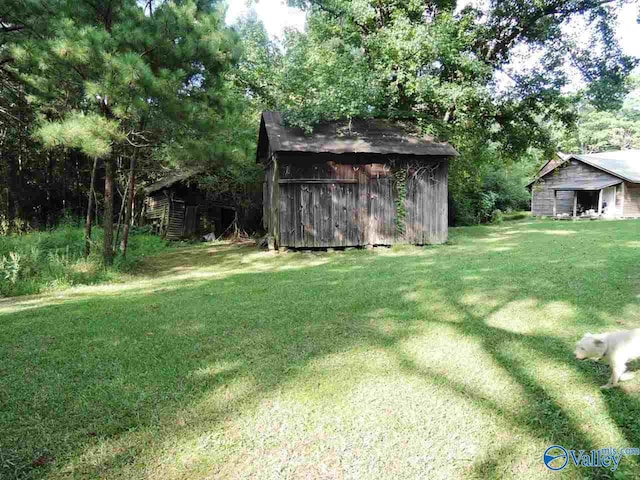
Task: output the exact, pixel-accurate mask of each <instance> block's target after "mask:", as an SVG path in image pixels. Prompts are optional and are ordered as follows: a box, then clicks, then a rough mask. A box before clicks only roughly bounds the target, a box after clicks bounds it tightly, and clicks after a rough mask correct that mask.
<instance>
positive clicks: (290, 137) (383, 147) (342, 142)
mask: <svg viewBox="0 0 640 480" xmlns="http://www.w3.org/2000/svg"><path fill="white" fill-rule="evenodd" d="M265 142H268V143H269V146H270V149H271V151H272V152H300V153H303V152H305V153H335V154H343V153H365V154H366V153H370V154H395V155H419V156H425V155H427V156H441V157H453V156H455V155H457V152H456V151H455V150H454V148H453V147H452V146H451V145H449V144H448V143H443V142H436V141H435V140H434V139H433V138H431V137H427V136H423V135H419V134H418V132H417V131H416V129H415V128H411V126H410V125H407V124H404V123H400V122H397V123H392V122H389V121H386V120H381V119H370V120H356V119H353V120H351V121H348V120H345V121H334V122H324V123H320V124H318V125H316V126H315V127H314V129H313V133H311V135H305V134H304V132H303V131H302V129H299V128H289V127H285V126H284V124H283V122H282V115H281V114H280V112H263V114H262V122H261V128H260V138H259V139H258V152H259V153H258V155H259V154H260V152H262V151H265V150H266V149H265Z"/></svg>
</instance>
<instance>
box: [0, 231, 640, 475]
mask: <svg viewBox="0 0 640 480" xmlns="http://www.w3.org/2000/svg"><path fill="white" fill-rule="evenodd" d="M639 261H640V222H638V221H612V222H549V221H547V222H542V221H530V220H528V221H522V222H509V223H508V224H503V225H501V226H484V227H469V228H459V229H453V230H452V231H451V242H450V244H449V245H442V246H437V247H426V248H416V247H397V248H392V249H376V250H375V251H373V252H369V251H350V252H335V253H289V254H286V255H285V254H281V255H278V254H270V253H267V252H260V251H258V250H256V249H254V248H253V247H251V246H242V245H235V246H229V245H216V246H201V247H193V248H189V249H181V250H178V251H176V252H173V253H170V254H164V255H161V256H158V257H156V258H153V259H148V260H147V261H146V262H145V264H144V269H143V273H141V274H140V275H139V276H137V277H136V278H134V279H132V280H131V281H129V282H125V283H119V284H111V285H102V286H90V287H79V288H75V289H71V290H65V291H62V292H54V293H51V294H48V295H41V296H35V297H24V298H19V299H11V300H2V301H0V359H1V361H0V431H1V432H2V433H1V435H0V477H2V478H3V479H4V478H47V479H62V478H65V479H67V478H110V479H111V478H118V479H139V478H146V479H205V478H206V479H210V478H238V479H241V478H242V479H244V478H304V479H309V478H460V479H463V478H464V479H466V478H477V479H494V478H496V479H498V478H527V479H537V478H541V479H542V478H548V477H550V476H551V472H548V471H546V469H545V467H544V466H543V464H542V454H543V452H544V450H545V449H546V448H547V447H548V446H549V445H552V444H560V445H563V446H565V447H567V448H574V449H584V450H590V449H592V448H602V447H609V446H614V447H627V446H628V447H640V376H639V378H637V379H634V380H632V381H630V382H626V383H625V384H623V385H622V386H621V387H620V388H617V389H612V390H608V391H601V390H600V389H599V385H602V384H603V383H604V382H605V381H606V379H607V375H608V369H607V367H606V366H604V365H599V364H595V363H590V362H578V361H576V360H575V359H574V358H573V357H572V351H573V345H574V342H575V341H576V340H577V339H578V338H579V337H580V336H582V334H583V333H584V332H586V331H603V330H612V329H619V328H631V327H637V326H640V308H639V307H640V305H639V303H640V268H639ZM639 471H640V469H639V464H638V462H637V459H636V458H633V457H627V458H624V459H623V460H622V462H621V465H620V468H619V470H618V471H617V472H615V474H612V473H611V472H609V471H607V470H604V469H595V470H592V469H587V468H575V467H573V466H572V465H570V466H568V467H567V468H566V469H565V470H563V471H561V472H556V473H554V474H553V477H554V478H571V479H583V478H617V479H621V478H627V479H631V478H639V477H640V474H638V472H639Z"/></svg>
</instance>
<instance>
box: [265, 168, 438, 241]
mask: <svg viewBox="0 0 640 480" xmlns="http://www.w3.org/2000/svg"><path fill="white" fill-rule="evenodd" d="M341 157H342V156H341ZM345 157H346V156H345ZM385 160H388V159H387V158H378V159H377V162H376V163H373V162H371V159H370V158H369V159H362V158H356V157H355V156H350V157H346V158H339V159H338V158H336V156H334V157H333V159H330V160H326V161H320V162H317V161H316V162H314V163H310V162H309V161H308V158H303V159H300V158H298V159H296V158H288V159H286V160H285V159H284V158H282V157H281V158H280V159H279V161H280V164H279V166H278V172H279V179H278V180H277V184H278V185H279V187H280V191H279V193H278V194H277V195H275V196H274V198H276V197H278V200H279V201H278V210H279V215H278V218H279V228H278V230H279V232H278V239H279V245H282V246H287V247H297V248H313V247H322V248H324V247H347V246H361V245H369V244H370V245H391V244H393V243H395V242H408V243H415V244H424V243H442V242H444V241H446V239H447V231H448V226H447V180H448V162H447V160H446V159H439V160H437V159H436V160H434V159H433V158H430V157H425V158H421V157H419V158H414V159H413V160H410V161H405V160H397V159H396V160H395V161H394V167H393V168H392V167H391V166H390V164H388V163H379V162H381V161H385ZM369 162H371V163H369ZM407 168H409V169H410V171H412V172H414V173H415V175H414V176H412V175H411V174H409V175H408V179H407V182H406V195H405V204H404V205H405V211H406V215H405V217H404V220H403V221H402V224H403V225H404V228H403V230H404V234H402V232H399V231H398V228H397V221H396V215H397V213H398V212H397V211H396V210H397V209H396V205H395V201H396V200H395V199H397V198H398V192H397V191H395V190H396V189H395V188H394V181H393V177H392V176H393V172H394V171H396V170H397V169H407ZM268 175H269V172H267V176H268ZM266 186H267V187H268V181H267V182H266ZM274 207H275V205H274V204H273V203H272V204H271V205H270V209H271V210H274ZM265 214H266V210H265Z"/></svg>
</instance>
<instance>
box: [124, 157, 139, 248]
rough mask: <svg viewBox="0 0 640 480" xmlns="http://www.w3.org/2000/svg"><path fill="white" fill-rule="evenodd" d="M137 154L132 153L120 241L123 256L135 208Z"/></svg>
mask: <svg viewBox="0 0 640 480" xmlns="http://www.w3.org/2000/svg"><path fill="white" fill-rule="evenodd" d="M135 185H136V154H135V153H133V154H132V155H131V162H130V164H129V181H128V182H127V187H128V188H127V197H126V200H125V201H126V202H127V206H126V210H125V213H124V230H123V232H122V242H121V243H120V250H121V251H122V256H123V257H125V256H126V255H127V244H128V243H129V226H130V225H131V212H132V210H133V194H134V192H135V191H136V188H135Z"/></svg>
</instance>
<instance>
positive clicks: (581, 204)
mask: <svg viewBox="0 0 640 480" xmlns="http://www.w3.org/2000/svg"><path fill="white" fill-rule="evenodd" d="M576 194H577V196H578V211H577V213H578V215H580V214H582V213H584V212H586V211H588V210H598V192H597V191H595V190H579V191H577V192H576Z"/></svg>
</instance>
